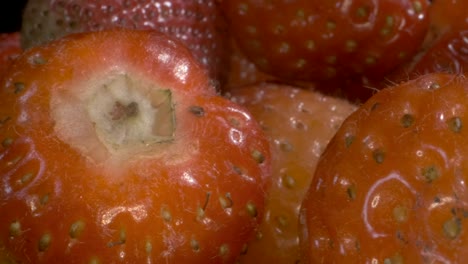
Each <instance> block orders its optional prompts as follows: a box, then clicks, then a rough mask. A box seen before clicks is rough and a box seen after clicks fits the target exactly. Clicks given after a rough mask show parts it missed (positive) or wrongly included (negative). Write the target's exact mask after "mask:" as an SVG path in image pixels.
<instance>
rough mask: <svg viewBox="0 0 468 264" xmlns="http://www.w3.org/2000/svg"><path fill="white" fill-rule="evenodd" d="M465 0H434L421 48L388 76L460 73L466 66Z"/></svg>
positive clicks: (467, 21) (401, 77) (467, 50)
mask: <svg viewBox="0 0 468 264" xmlns="http://www.w3.org/2000/svg"><path fill="white" fill-rule="evenodd" d="M467 9H468V2H467V1H465V0H451V1H444V0H437V1H434V3H433V4H432V6H431V10H430V16H429V17H430V22H431V31H430V32H429V34H428V36H427V37H426V41H425V45H424V48H423V49H422V50H421V51H420V54H418V55H417V56H415V58H414V59H413V60H412V61H410V62H409V63H407V64H405V65H403V66H402V67H401V68H400V69H398V70H397V71H396V72H395V73H393V74H392V75H391V76H389V78H391V79H393V80H396V81H400V80H407V79H408V78H415V77H417V76H420V75H422V74H425V73H430V72H450V73H463V72H464V71H466V69H467V68H468V20H467V18H468V15H467V13H466V10H467Z"/></svg>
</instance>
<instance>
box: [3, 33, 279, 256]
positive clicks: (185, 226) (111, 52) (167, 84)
mask: <svg viewBox="0 0 468 264" xmlns="http://www.w3.org/2000/svg"><path fill="white" fill-rule="evenodd" d="M0 98H2V100H3V102H2V104H0V142H1V145H0V175H1V176H2V177H1V179H2V180H1V182H0V201H1V203H0V212H1V217H0V256H2V257H3V260H2V258H0V262H2V261H6V260H5V259H8V261H10V262H8V261H7V263H26V262H27V263H117V262H119V263H220V262H227V263H231V262H232V261H233V260H234V259H235V258H237V256H238V255H239V254H240V253H241V252H242V250H243V249H244V247H245V243H246V242H247V241H248V240H249V239H251V238H252V236H253V235H254V231H255V228H256V227H257V226H258V223H259V222H260V220H261V218H262V216H263V211H264V209H263V207H264V199H265V193H266V192H267V189H266V188H267V185H269V184H268V183H267V181H268V178H270V169H271V168H270V160H271V159H270V153H269V145H268V141H267V139H266V138H265V136H264V134H263V132H262V130H261V128H260V126H259V125H258V123H256V122H255V121H254V119H253V118H252V117H251V116H250V114H248V113H247V112H246V111H245V110H244V108H243V107H240V106H238V105H236V104H234V103H232V102H231V101H229V100H227V99H225V98H222V97H220V96H218V95H217V94H216V91H215V89H214V88H213V87H212V86H211V85H210V82H209V78H208V77H207V75H206V74H205V71H204V70H203V68H202V67H201V66H200V65H199V64H197V63H196V60H195V59H194V58H193V57H192V56H191V54H190V52H189V51H188V49H185V47H183V46H182V44H180V43H177V42H174V41H173V40H170V39H168V38H166V37H165V36H164V35H162V34H160V33H157V32H154V31H131V30H123V29H122V30H114V31H102V32H93V33H82V34H77V35H71V36H69V37H65V38H63V39H61V40H59V41H54V42H51V43H49V44H47V45H45V46H42V47H36V48H31V49H29V50H27V51H26V52H25V53H23V55H21V57H19V58H18V59H17V60H16V61H15V63H14V64H13V65H12V67H10V69H9V71H8V72H7V76H6V78H5V81H4V82H3V83H2V84H1V89H0ZM2 263H4V262H2Z"/></svg>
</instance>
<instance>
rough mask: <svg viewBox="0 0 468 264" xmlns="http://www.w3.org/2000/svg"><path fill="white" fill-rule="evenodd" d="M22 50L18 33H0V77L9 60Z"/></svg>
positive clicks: (9, 62) (8, 64)
mask: <svg viewBox="0 0 468 264" xmlns="http://www.w3.org/2000/svg"><path fill="white" fill-rule="evenodd" d="M21 52H22V49H21V44H20V33H19V32H11V33H0V79H1V76H2V74H3V72H4V71H5V70H6V69H7V68H8V67H9V66H10V64H11V62H12V61H13V60H14V59H15V58H16V57H17V56H18V55H19V54H20V53H21Z"/></svg>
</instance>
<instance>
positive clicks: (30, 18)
mask: <svg viewBox="0 0 468 264" xmlns="http://www.w3.org/2000/svg"><path fill="white" fill-rule="evenodd" d="M114 27H124V28H130V29H155V30H158V31H160V32H163V33H166V34H168V35H170V36H172V37H175V38H177V39H179V40H180V41H182V42H183V43H184V44H185V45H187V46H188V47H189V49H190V50H191V51H192V52H193V53H194V55H195V57H197V59H198V60H199V61H200V62H201V63H202V64H203V65H205V66H206V67H207V68H208V69H209V71H210V74H211V75H210V76H211V77H212V78H214V79H215V80H221V81H222V80H223V78H225V76H224V75H225V74H226V72H227V69H226V66H225V65H226V64H227V54H226V50H227V47H228V44H229V43H228V42H227V41H225V39H226V36H225V34H226V33H225V30H226V25H225V21H224V19H223V17H222V16H221V14H220V12H219V11H218V4H217V3H216V0H201V1H185V0H170V1H162V0H143V1H141V0H128V1H121V0H104V1H91V0H66V1H64V0H57V1H55V0H30V1H28V3H27V5H26V8H25V11H24V15H23V25H22V29H21V32H22V36H23V38H22V41H23V46H24V47H30V46H35V45H37V44H41V43H44V42H47V41H49V40H51V39H56V38H58V37H61V36H64V35H66V34H69V33H74V32H83V31H96V30H103V29H109V28H114Z"/></svg>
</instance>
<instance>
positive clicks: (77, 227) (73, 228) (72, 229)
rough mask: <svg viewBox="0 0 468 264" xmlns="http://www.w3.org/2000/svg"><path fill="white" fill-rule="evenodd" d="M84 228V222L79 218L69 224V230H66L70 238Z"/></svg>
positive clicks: (79, 233)
mask: <svg viewBox="0 0 468 264" xmlns="http://www.w3.org/2000/svg"><path fill="white" fill-rule="evenodd" d="M84 228H85V223H84V222H83V221H81V220H78V221H76V222H74V223H73V224H72V225H71V226H70V231H69V232H68V234H69V235H70V237H71V238H74V239H76V238H78V237H79V236H80V235H81V234H82V233H83V231H84Z"/></svg>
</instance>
